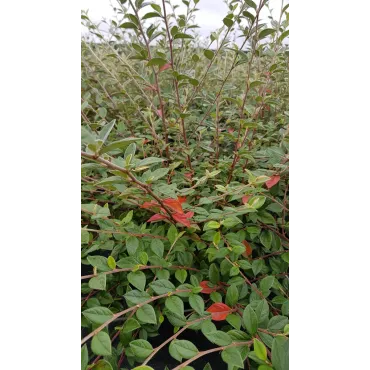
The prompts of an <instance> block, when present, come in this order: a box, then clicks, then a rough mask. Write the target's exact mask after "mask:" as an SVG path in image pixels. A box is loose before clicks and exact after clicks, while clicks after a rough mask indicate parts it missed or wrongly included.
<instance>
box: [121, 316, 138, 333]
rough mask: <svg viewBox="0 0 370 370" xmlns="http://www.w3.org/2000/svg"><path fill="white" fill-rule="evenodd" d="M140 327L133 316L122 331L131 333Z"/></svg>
mask: <svg viewBox="0 0 370 370" xmlns="http://www.w3.org/2000/svg"><path fill="white" fill-rule="evenodd" d="M138 328H140V324H139V322H138V321H137V320H135V319H133V318H131V319H128V320H126V322H125V324H124V325H123V328H122V333H131V332H132V331H134V330H136V329H138Z"/></svg>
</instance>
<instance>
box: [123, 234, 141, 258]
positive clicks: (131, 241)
mask: <svg viewBox="0 0 370 370" xmlns="http://www.w3.org/2000/svg"><path fill="white" fill-rule="evenodd" d="M126 248H127V253H128V254H129V255H130V256H132V255H134V254H136V251H137V249H138V248H139V239H138V238H136V237H135V236H130V237H128V238H127V240H126Z"/></svg>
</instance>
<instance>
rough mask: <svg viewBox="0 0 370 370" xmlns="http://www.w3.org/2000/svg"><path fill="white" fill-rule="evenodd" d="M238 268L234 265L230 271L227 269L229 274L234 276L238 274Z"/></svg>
mask: <svg viewBox="0 0 370 370" xmlns="http://www.w3.org/2000/svg"><path fill="white" fill-rule="evenodd" d="M239 272H240V271H239V268H238V267H236V266H233V267H232V268H231V269H230V271H229V274H230V276H236V275H239Z"/></svg>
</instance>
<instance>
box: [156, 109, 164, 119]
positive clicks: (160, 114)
mask: <svg viewBox="0 0 370 370" xmlns="http://www.w3.org/2000/svg"><path fill="white" fill-rule="evenodd" d="M157 114H158V116H159V117H161V118H163V116H162V111H161V110H160V109H157Z"/></svg>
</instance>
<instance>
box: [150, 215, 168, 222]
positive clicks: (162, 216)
mask: <svg viewBox="0 0 370 370" xmlns="http://www.w3.org/2000/svg"><path fill="white" fill-rule="evenodd" d="M159 220H167V217H166V216H164V215H160V214H159V213H158V214H156V215H154V216H152V217H150V219H149V220H148V221H147V222H153V221H159Z"/></svg>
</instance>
